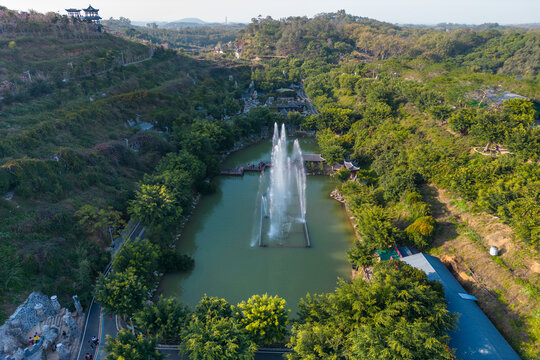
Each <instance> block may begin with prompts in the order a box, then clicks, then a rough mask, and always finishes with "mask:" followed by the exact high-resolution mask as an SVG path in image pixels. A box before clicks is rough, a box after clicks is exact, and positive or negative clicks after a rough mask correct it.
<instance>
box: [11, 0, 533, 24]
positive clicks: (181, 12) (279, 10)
mask: <svg viewBox="0 0 540 360" xmlns="http://www.w3.org/2000/svg"><path fill="white" fill-rule="evenodd" d="M0 4H1V5H4V6H6V7H8V8H10V9H16V10H28V9H34V10H37V11H40V12H47V11H57V12H60V13H62V14H64V13H65V11H64V9H65V8H69V7H76V8H81V7H86V6H88V0H46V1H44V0H0ZM91 4H92V6H93V7H95V8H99V9H100V15H101V16H102V17H103V18H106V19H108V18H109V17H111V16H112V17H115V18H118V17H120V16H124V17H128V18H130V19H131V20H138V21H150V20H155V21H173V20H178V19H181V18H186V17H198V18H200V19H202V20H205V21H216V22H223V21H224V20H225V16H227V17H228V19H229V21H230V22H249V20H250V19H251V18H253V17H256V16H258V15H262V16H267V15H270V16H272V17H273V18H281V17H287V16H291V15H294V16H296V15H307V16H309V17H311V16H313V15H315V14H318V13H321V12H332V11H336V10H339V9H345V10H346V11H347V12H348V13H350V14H353V15H358V16H366V17H370V18H374V19H377V20H382V21H388V22H391V23H402V24H403V23H411V24H436V23H440V22H453V23H467V24H481V23H486V22H498V23H500V24H515V23H532V22H540V0H265V1H260V0H176V1H173V0H149V1H141V0H96V1H92V2H91Z"/></svg>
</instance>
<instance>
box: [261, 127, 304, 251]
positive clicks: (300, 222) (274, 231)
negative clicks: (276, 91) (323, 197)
mask: <svg viewBox="0 0 540 360" xmlns="http://www.w3.org/2000/svg"><path fill="white" fill-rule="evenodd" d="M271 165H272V166H271V169H270V180H269V181H270V182H269V184H268V185H267V191H266V192H264V193H263V194H262V195H261V224H260V227H261V228H260V232H259V245H260V246H284V247H299V246H302V247H304V246H306V247H310V246H311V244H310V241H309V235H308V231H307V222H306V172H305V170H304V160H303V157H302V150H301V149H300V144H299V143H298V140H295V141H294V144H293V150H292V153H291V156H289V154H288V150H287V134H286V131H285V125H284V124H283V125H282V126H281V131H280V129H279V126H278V124H277V123H275V124H274V136H273V138H272V157H271ZM263 186H266V185H263ZM298 233H301V234H302V236H301V237H300V238H301V243H302V244H301V245H299V244H298V241H297V243H294V241H293V236H292V234H298Z"/></svg>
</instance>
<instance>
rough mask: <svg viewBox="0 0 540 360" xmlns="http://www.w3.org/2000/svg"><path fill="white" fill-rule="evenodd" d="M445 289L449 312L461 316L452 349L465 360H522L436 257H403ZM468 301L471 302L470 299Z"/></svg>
mask: <svg viewBox="0 0 540 360" xmlns="http://www.w3.org/2000/svg"><path fill="white" fill-rule="evenodd" d="M401 260H402V261H405V262H406V263H407V264H409V265H411V266H413V267H415V268H417V269H420V270H422V271H424V272H425V273H426V275H427V277H428V279H430V280H437V281H439V282H441V283H442V285H443V286H444V293H445V295H446V301H447V303H448V310H449V311H450V312H452V313H457V314H459V315H458V316H459V321H458V329H457V330H456V331H453V332H451V333H450V344H449V345H450V347H451V348H454V349H456V356H457V357H458V358H459V359H463V360H519V359H520V357H519V356H518V355H517V354H516V352H515V351H514V349H512V347H511V346H510V345H509V344H508V342H507V341H506V340H505V339H504V338H503V337H502V335H501V334H500V333H499V331H498V330H497V329H496V328H495V326H494V325H493V324H492V323H491V321H490V320H489V319H488V318H487V316H486V315H485V314H484V312H483V311H482V310H481V309H480V307H478V305H477V304H476V302H475V301H474V300H472V299H474V297H471V296H470V295H468V294H466V291H465V289H463V287H462V286H461V285H460V283H459V282H458V281H457V280H456V279H455V278H454V276H453V275H452V274H451V273H450V271H448V269H447V268H446V266H444V264H443V263H442V262H441V261H440V260H439V259H438V258H436V257H433V256H430V255H426V254H423V253H418V254H414V255H410V256H406V257H403V258H401ZM467 298H469V299H471V300H468V299H467Z"/></svg>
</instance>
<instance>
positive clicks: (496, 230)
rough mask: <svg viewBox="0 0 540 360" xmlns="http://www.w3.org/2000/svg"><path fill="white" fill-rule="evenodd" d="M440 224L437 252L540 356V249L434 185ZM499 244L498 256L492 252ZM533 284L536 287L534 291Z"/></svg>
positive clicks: (510, 332) (504, 326) (524, 346)
mask: <svg viewBox="0 0 540 360" xmlns="http://www.w3.org/2000/svg"><path fill="white" fill-rule="evenodd" d="M424 195H426V196H425V198H426V201H427V202H428V203H430V204H431V206H432V208H433V215H434V217H435V218H436V220H437V221H438V223H439V230H438V233H437V235H436V236H435V240H434V243H433V245H432V246H433V247H432V250H431V252H432V253H433V254H436V255H437V256H439V257H440V258H441V260H442V261H443V262H444V263H445V264H446V266H447V267H448V268H449V269H450V270H451V271H452V272H453V273H454V275H455V276H456V278H457V279H458V281H459V282H460V283H461V284H462V285H463V287H464V288H465V289H466V290H467V291H469V292H470V293H471V294H473V295H474V296H476V297H477V298H478V305H479V306H480V307H481V308H482V310H483V311H484V312H485V313H486V315H487V316H488V317H489V318H490V319H491V321H492V322H493V323H494V324H495V326H496V327H497V328H498V329H499V331H501V333H502V334H503V335H504V337H505V338H506V339H507V340H508V341H509V342H510V344H511V345H512V346H513V347H514V349H516V351H518V353H519V354H520V355H521V356H522V357H524V358H529V359H538V358H539V357H540V329H539V326H538V325H539V312H540V299H539V295H538V294H539V293H538V292H535V291H534V289H537V290H538V289H540V272H539V270H540V260H539V256H538V253H536V252H534V251H533V250H531V249H530V248H528V247H527V246H526V245H525V244H523V243H521V242H520V241H518V240H516V239H514V236H513V231H512V229H511V228H510V227H509V226H507V225H505V224H503V223H502V222H501V220H500V219H498V218H497V217H495V216H492V215H489V214H487V213H482V212H474V213H473V212H470V211H468V206H467V204H466V203H465V202H464V201H463V200H460V199H457V198H455V197H453V196H452V195H451V193H450V192H448V191H446V190H441V189H438V188H437V187H435V186H434V185H430V186H427V187H426V188H425V189H424ZM491 246H497V247H498V249H499V254H500V255H499V256H498V257H491V256H490V255H489V248H490V247H491ZM531 289H533V291H531Z"/></svg>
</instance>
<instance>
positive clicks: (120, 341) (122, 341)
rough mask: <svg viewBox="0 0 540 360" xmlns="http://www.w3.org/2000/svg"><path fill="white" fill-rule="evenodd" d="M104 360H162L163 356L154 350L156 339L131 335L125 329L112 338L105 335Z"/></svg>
mask: <svg viewBox="0 0 540 360" xmlns="http://www.w3.org/2000/svg"><path fill="white" fill-rule="evenodd" d="M105 351H107V356H106V357H105V360H162V359H163V358H165V356H164V355H163V354H162V353H160V352H159V351H158V350H156V339H154V338H148V339H146V338H144V337H143V336H142V335H133V334H132V333H131V332H130V331H128V330H126V329H122V330H120V332H119V333H118V335H117V336H116V337H115V338H113V337H112V336H110V335H107V343H106V344H105Z"/></svg>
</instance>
